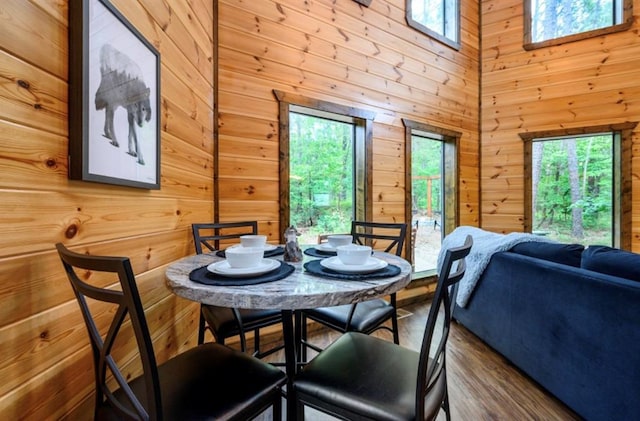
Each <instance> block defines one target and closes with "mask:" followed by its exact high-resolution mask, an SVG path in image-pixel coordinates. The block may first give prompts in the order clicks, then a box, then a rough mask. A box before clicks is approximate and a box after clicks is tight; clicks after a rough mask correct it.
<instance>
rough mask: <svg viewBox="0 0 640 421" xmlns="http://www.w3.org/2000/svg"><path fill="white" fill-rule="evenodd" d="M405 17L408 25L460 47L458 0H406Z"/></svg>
mask: <svg viewBox="0 0 640 421" xmlns="http://www.w3.org/2000/svg"><path fill="white" fill-rule="evenodd" d="M406 19H407V24H408V25H409V26H410V27H412V28H414V29H417V30H418V31H420V32H424V33H425V34H427V35H429V36H430V37H432V38H435V39H437V40H438V41H440V42H442V43H444V44H446V45H448V46H449V47H451V48H455V49H456V50H458V49H460V1H459V0H407V3H406Z"/></svg>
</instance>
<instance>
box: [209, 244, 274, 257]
mask: <svg viewBox="0 0 640 421" xmlns="http://www.w3.org/2000/svg"><path fill="white" fill-rule="evenodd" d="M281 254H284V247H282V246H278V247H276V248H274V249H271V250H265V251H264V257H274V256H279V255H281ZM216 256H218V257H226V255H225V253H224V250H218V251H216Z"/></svg>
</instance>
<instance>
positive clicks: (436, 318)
mask: <svg viewBox="0 0 640 421" xmlns="http://www.w3.org/2000/svg"><path fill="white" fill-rule="evenodd" d="M472 245H473V238H472V237H471V236H470V235H468V236H467V238H466V239H465V242H464V244H463V245H461V246H459V247H455V248H450V249H447V250H445V254H444V258H443V260H442V265H441V266H440V268H439V270H438V284H437V286H436V292H435V295H434V297H433V302H432V303H431V308H430V309H429V317H428V319H427V325H426V327H425V331H424V336H423V339H422V346H421V348H420V362H419V366H418V383H417V386H416V387H417V389H416V419H424V408H425V397H426V395H427V394H428V393H429V391H430V390H431V389H432V388H433V387H434V386H435V385H436V384H437V383H438V380H439V379H440V376H446V374H445V357H446V345H447V339H448V337H449V327H450V325H451V311H452V308H453V302H454V300H455V295H456V293H457V283H458V282H459V281H460V280H461V279H462V277H463V276H464V273H465V270H466V262H465V258H466V257H467V255H468V254H469V252H470V251H471V246H472ZM454 265H455V266H454ZM445 393H446V391H445Z"/></svg>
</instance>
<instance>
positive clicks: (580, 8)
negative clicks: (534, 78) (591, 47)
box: [524, 0, 633, 50]
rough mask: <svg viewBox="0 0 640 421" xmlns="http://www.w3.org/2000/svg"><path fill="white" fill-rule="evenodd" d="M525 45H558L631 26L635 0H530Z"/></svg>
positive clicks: (526, 7)
mask: <svg viewBox="0 0 640 421" xmlns="http://www.w3.org/2000/svg"><path fill="white" fill-rule="evenodd" d="M524 5H525V7H524V14H525V18H524V24H525V34H524V44H525V45H524V48H525V49H527V50H531V49H534V48H540V47H546V46H550V45H558V44H563V43H566V42H571V41H577V40H581V39H586V38H591V37H596V36H601V35H603V34H608V33H612V32H619V31H624V30H626V29H628V28H629V27H630V26H631V23H632V22H633V0H526V1H525V2H524Z"/></svg>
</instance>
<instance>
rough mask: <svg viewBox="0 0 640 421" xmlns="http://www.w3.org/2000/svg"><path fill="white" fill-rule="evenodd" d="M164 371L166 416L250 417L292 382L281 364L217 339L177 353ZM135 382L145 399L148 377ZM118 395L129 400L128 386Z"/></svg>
mask: <svg viewBox="0 0 640 421" xmlns="http://www.w3.org/2000/svg"><path fill="white" fill-rule="evenodd" d="M238 373H251V374H250V375H248V376H247V375H243V376H238ZM158 374H159V377H160V390H161V391H162V407H163V416H164V419H166V420H178V419H179V420H195V419H197V420H206V419H210V420H213V419H216V420H217V419H246V418H245V417H246V416H247V414H248V413H250V412H247V407H249V408H251V409H252V410H255V408H256V407H260V406H264V407H265V408H266V407H267V406H269V405H270V404H271V399H272V398H273V393H274V392H275V393H278V394H279V393H280V392H279V389H276V388H277V387H278V386H281V385H283V384H284V382H285V381H286V375H285V374H284V373H283V372H282V371H281V370H279V369H278V368H276V367H274V366H272V365H270V364H267V363H265V362H262V361H260V360H258V359H256V358H253V357H251V356H249V355H247V354H245V353H242V352H239V351H235V350H233V349H231V348H228V347H226V346H224V345H220V344H217V343H207V344H204V345H200V346H197V347H195V348H192V349H189V350H188V351H186V352H184V353H182V354H179V355H177V356H176V357H175V358H172V359H170V360H168V361H167V362H166V363H164V364H162V365H160V366H159V367H158ZM129 384H130V386H131V388H132V390H133V391H134V393H135V394H136V395H137V396H140V399H141V400H142V399H145V396H146V392H145V390H144V381H143V378H142V377H138V378H136V379H135V380H133V381H131V382H130V383H129ZM183 385H189V387H184V386H183ZM115 395H116V396H117V397H118V398H119V399H121V402H124V401H126V399H125V400H122V396H123V395H124V393H123V392H122V390H120V389H119V390H117V391H116V392H115ZM143 405H146V404H145V403H143Z"/></svg>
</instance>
